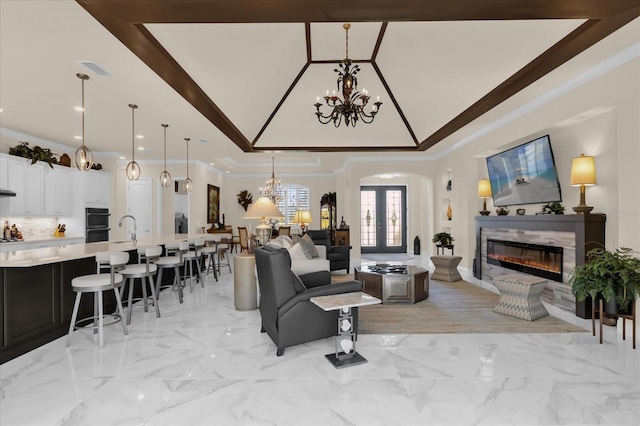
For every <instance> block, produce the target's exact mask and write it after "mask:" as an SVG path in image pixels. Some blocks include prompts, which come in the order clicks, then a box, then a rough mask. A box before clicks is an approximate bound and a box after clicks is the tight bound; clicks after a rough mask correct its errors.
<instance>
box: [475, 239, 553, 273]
mask: <svg viewBox="0 0 640 426" xmlns="http://www.w3.org/2000/svg"><path fill="white" fill-rule="evenodd" d="M487 263H491V264H493V265H498V266H502V267H503V268H508V269H513V270H515V271H520V272H524V273H527V274H531V275H537V276H539V277H543V278H549V279H551V280H554V281H559V282H562V247H555V246H545V245H541V244H529V243H518V242H515V241H503V240H491V239H487Z"/></svg>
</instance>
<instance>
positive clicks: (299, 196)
mask: <svg viewBox="0 0 640 426" xmlns="http://www.w3.org/2000/svg"><path fill="white" fill-rule="evenodd" d="M278 193H279V195H280V196H281V197H282V198H280V200H278V202H277V203H276V204H277V205H278V208H279V209H280V211H281V212H282V214H284V219H283V221H282V222H281V223H282V224H283V225H293V223H292V221H293V216H294V215H295V214H296V210H310V208H309V188H307V187H305V186H300V185H281V186H280V190H279V191H278Z"/></svg>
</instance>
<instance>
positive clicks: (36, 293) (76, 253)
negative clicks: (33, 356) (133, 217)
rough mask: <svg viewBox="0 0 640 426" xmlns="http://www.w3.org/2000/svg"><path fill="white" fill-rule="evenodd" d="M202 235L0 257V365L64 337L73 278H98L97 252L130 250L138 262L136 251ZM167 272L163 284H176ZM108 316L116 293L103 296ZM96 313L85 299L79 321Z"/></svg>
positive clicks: (90, 300) (89, 245)
mask: <svg viewBox="0 0 640 426" xmlns="http://www.w3.org/2000/svg"><path fill="white" fill-rule="evenodd" d="M202 237H203V234H195V235H187V234H170V235H163V236H159V237H151V238H141V239H140V240H139V241H138V243H137V244H134V243H132V242H131V241H122V242H101V243H86V244H75V245H68V246H65V247H52V248H41V249H33V250H21V251H16V252H7V253H0V363H4V362H6V361H8V360H10V359H13V358H15V357H17V356H20V355H22V354H24V353H26V352H28V351H30V350H32V349H35V348H37V347H39V346H42V345H44V344H46V343H48V342H50V341H52V340H55V339H57V338H59V337H61V336H64V335H65V334H66V333H67V330H68V329H69V323H70V321H71V314H72V311H73V303H74V300H75V293H74V292H73V289H72V288H71V280H72V279H73V278H75V277H79V276H81V275H87V274H95V271H96V263H95V254H96V253H97V252H99V251H126V252H128V253H129V257H130V260H129V263H137V260H138V259H137V254H136V249H137V247H139V246H143V245H162V244H165V243H167V242H169V241H175V240H185V239H188V238H202ZM173 278H174V276H173V271H166V273H165V274H164V275H163V281H166V282H169V283H170V282H172V281H173ZM104 304H105V312H113V310H114V309H115V298H114V296H113V294H112V292H106V293H105V294H104ZM91 315H93V301H92V298H90V297H86V298H82V301H81V303H80V311H79V317H80V318H84V317H89V316H91Z"/></svg>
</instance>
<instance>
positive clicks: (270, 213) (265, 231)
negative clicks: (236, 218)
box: [242, 197, 284, 246]
mask: <svg viewBox="0 0 640 426" xmlns="http://www.w3.org/2000/svg"><path fill="white" fill-rule="evenodd" d="M274 217H277V218H280V217H284V215H283V214H282V212H281V211H280V209H278V207H277V206H276V205H275V204H273V201H271V200H270V199H268V198H267V197H260V198H258V199H257V200H256V202H255V203H253V204H252V205H251V206H250V207H249V208H248V209H247V212H246V213H245V214H244V216H242V218H243V219H260V221H261V223H260V225H258V226H256V236H257V237H258V239H259V240H260V244H262V245H263V246H264V245H267V243H268V242H269V239H270V238H271V226H269V224H268V223H267V219H268V218H274Z"/></svg>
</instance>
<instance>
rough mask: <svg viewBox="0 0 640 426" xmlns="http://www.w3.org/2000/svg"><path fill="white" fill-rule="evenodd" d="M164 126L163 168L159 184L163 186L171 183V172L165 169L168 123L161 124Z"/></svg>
mask: <svg viewBox="0 0 640 426" xmlns="http://www.w3.org/2000/svg"><path fill="white" fill-rule="evenodd" d="M161 126H162V127H164V170H163V171H162V173H160V185H162V187H163V188H166V187H168V186H169V185H171V174H170V173H169V172H168V171H167V127H169V125H168V124H161Z"/></svg>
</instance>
